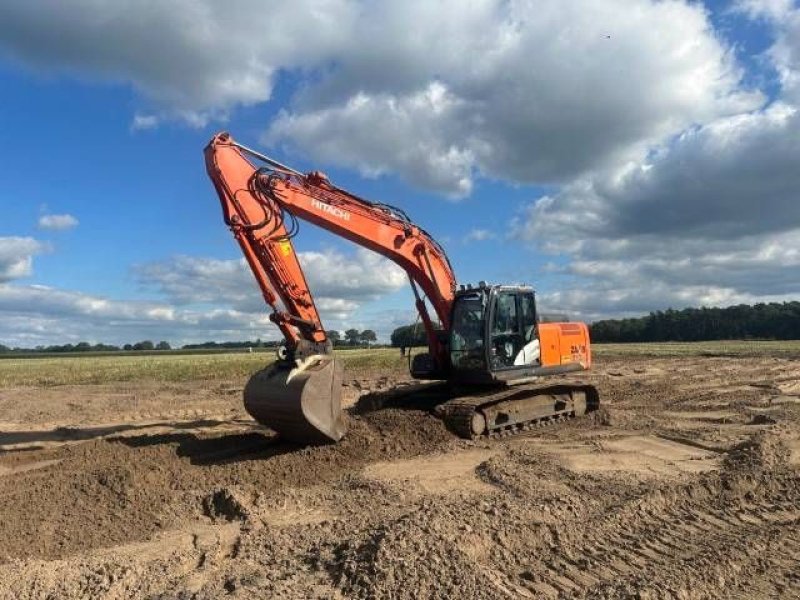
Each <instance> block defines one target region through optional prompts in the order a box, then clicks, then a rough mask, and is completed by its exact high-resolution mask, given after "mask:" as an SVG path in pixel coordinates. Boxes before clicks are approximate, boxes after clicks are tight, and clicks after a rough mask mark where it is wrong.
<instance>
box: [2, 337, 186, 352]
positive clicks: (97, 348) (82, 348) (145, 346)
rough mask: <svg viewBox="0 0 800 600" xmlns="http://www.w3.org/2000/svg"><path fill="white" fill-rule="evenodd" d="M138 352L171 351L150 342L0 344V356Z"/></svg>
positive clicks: (159, 344) (161, 344) (161, 345)
mask: <svg viewBox="0 0 800 600" xmlns="http://www.w3.org/2000/svg"><path fill="white" fill-rule="evenodd" d="M122 350H124V351H128V352H131V351H139V350H146V351H151V350H172V346H170V345H169V342H164V341H162V342H158V343H153V342H152V341H150V340H144V341H141V342H136V343H135V344H125V345H123V346H114V345H113V344H90V343H89V342H78V343H77V344H54V345H51V346H36V347H35V348H11V347H9V346H5V345H3V344H0V354H2V353H7V352H22V353H35V352H42V353H51V354H59V353H63V352H119V351H122Z"/></svg>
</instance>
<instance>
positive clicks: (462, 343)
mask: <svg viewBox="0 0 800 600" xmlns="http://www.w3.org/2000/svg"><path fill="white" fill-rule="evenodd" d="M485 304H486V301H485V297H484V295H483V294H482V293H480V292H476V293H474V294H467V295H465V296H460V297H459V298H458V299H457V300H456V304H455V307H454V309H453V323H452V327H451V332H450V362H451V363H452V365H453V367H454V368H456V369H483V368H485V366H486V349H485V347H484V332H485V323H484V312H485Z"/></svg>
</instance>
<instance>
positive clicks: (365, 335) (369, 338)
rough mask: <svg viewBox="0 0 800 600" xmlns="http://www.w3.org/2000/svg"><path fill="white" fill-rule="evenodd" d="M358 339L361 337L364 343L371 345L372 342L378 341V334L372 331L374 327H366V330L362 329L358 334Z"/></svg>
mask: <svg viewBox="0 0 800 600" xmlns="http://www.w3.org/2000/svg"><path fill="white" fill-rule="evenodd" d="M358 339H359V340H360V341H361V342H362V343H364V344H366V345H367V346H369V345H370V343H372V342H377V341H378V336H377V335H376V334H375V332H374V331H372V329H365V330H364V331H362V332H361V333H360V334H359V335H358Z"/></svg>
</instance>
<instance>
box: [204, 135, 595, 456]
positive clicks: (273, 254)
mask: <svg viewBox="0 0 800 600" xmlns="http://www.w3.org/2000/svg"><path fill="white" fill-rule="evenodd" d="M205 161H206V169H207V171H208V174H209V176H210V177H211V180H212V182H213V183H214V187H215V188H216V190H217V194H218V195H219V199H220V202H221V204H222V213H223V216H224V220H225V224H226V225H227V226H228V227H229V228H230V230H231V231H232V233H233V236H234V238H235V239H236V241H237V242H238V243H239V246H240V247H241V249H242V252H243V253H244V256H245V259H246V260H247V263H248V265H249V266H250V269H251V270H252V272H253V275H254V276H255V279H256V281H257V283H258V286H259V288H260V289H261V293H262V294H263V296H264V300H265V301H266V303H267V304H268V305H269V306H270V307H271V309H272V311H271V313H270V320H271V321H272V322H273V323H275V325H277V326H278V328H279V329H280V331H281V333H282V334H283V336H284V338H285V343H284V344H283V345H282V346H281V347H280V348H279V350H278V356H277V360H276V361H275V362H274V363H273V364H271V365H269V366H267V367H266V368H265V369H263V370H261V371H259V372H257V373H256V374H254V375H253V376H252V377H251V378H250V380H249V381H248V383H247V385H246V386H245V389H244V403H245V407H246V409H247V411H248V412H249V413H250V415H251V416H252V417H253V418H254V419H255V420H256V421H258V422H259V423H261V424H262V425H264V426H266V427H268V428H270V429H272V430H274V431H276V432H278V434H280V435H281V436H282V437H283V438H285V439H287V440H290V441H293V442H298V443H302V444H314V443H325V442H336V441H339V440H340V439H341V438H342V436H344V435H345V429H346V427H345V421H344V419H343V415H342V408H341V394H342V391H341V387H342V365H341V362H340V361H339V360H337V358H336V355H335V354H334V352H333V345H332V343H331V340H330V338H329V336H328V334H327V333H326V332H325V329H324V327H323V324H322V321H321V320H320V316H319V312H318V310H317V308H316V306H315V305H314V298H313V296H312V294H311V291H310V290H309V288H308V285H307V283H306V279H305V276H304V274H303V270H302V268H301V265H300V262H299V260H298V257H297V254H296V252H295V249H294V246H293V244H292V238H293V237H294V236H295V234H296V233H297V231H298V219H303V220H306V221H309V222H311V223H313V224H315V225H318V226H319V227H322V228H323V229H326V230H328V231H330V232H332V233H334V234H336V235H340V236H342V237H343V238H346V239H348V240H350V241H352V242H354V243H356V244H358V245H360V246H364V247H366V248H369V249H370V250H374V251H375V252H378V253H379V254H382V255H383V256H385V257H386V258H388V259H389V260H391V261H393V262H394V263H396V264H397V265H399V266H400V267H401V268H402V269H403V270H405V272H406V273H407V274H408V279H409V282H410V285H411V289H412V291H413V294H414V297H415V299H416V308H417V311H418V312H419V317H420V320H421V323H422V325H423V327H424V328H425V332H426V335H427V342H428V352H426V353H422V354H417V355H416V356H414V359H413V362H412V363H411V374H412V376H413V377H415V378H417V379H422V380H443V381H444V382H446V383H447V385H446V386H445V387H446V388H447V391H445V392H442V402H441V405H440V406H439V407H437V408H438V410H437V414H439V415H440V416H441V417H442V418H443V419H444V420H445V422H446V424H447V425H448V427H450V429H451V430H453V431H455V432H456V433H457V434H459V435H461V436H463V437H467V438H475V437H481V436H490V435H509V434H512V433H517V432H519V431H524V430H527V429H530V428H532V427H537V426H540V425H543V424H545V423H548V422H552V421H558V420H562V419H566V418H569V417H573V416H579V415H582V414H584V413H586V412H587V411H591V410H594V409H596V408H597V406H598V404H599V400H598V394H597V390H596V389H595V388H594V387H593V386H591V385H586V384H580V383H565V382H561V381H559V382H558V383H554V384H551V385H542V383H541V382H540V381H539V380H540V379H541V378H542V377H545V376H550V375H560V374H565V373H569V372H574V371H583V370H586V369H588V368H589V366H590V365H591V349H590V345H589V333H588V329H587V327H586V325H585V324H583V323H575V322H564V323H546V322H541V320H540V319H538V318H537V311H536V299H535V295H534V291H533V289H532V288H530V287H527V286H519V285H486V284H485V283H483V282H481V283H479V284H478V285H475V286H472V285H469V286H463V285H462V286H457V284H456V279H455V276H454V274H453V269H452V268H451V266H450V261H449V260H448V258H447V255H446V254H445V252H444V250H443V249H442V247H441V246H440V245H439V244H438V243H437V242H436V241H435V240H434V239H433V237H431V236H430V235H429V234H428V233H427V232H425V230H423V229H422V228H421V227H419V226H418V225H416V224H415V223H414V222H413V221H411V219H410V218H409V217H408V215H406V213H405V212H404V211H403V210H401V209H400V208H397V207H394V206H389V205H387V204H382V203H379V202H371V201H368V200H365V199H363V198H359V197H358V196H356V195H354V194H351V193H350V192H347V191H345V190H343V189H341V188H339V187H336V186H335V185H333V184H332V183H331V182H330V181H329V180H328V178H327V177H326V176H325V175H324V174H322V173H320V172H318V171H314V172H311V173H308V174H303V173H300V172H298V171H296V170H294V169H292V168H290V167H288V166H286V165H284V164H281V163H280V162H278V161H276V160H273V159H271V158H269V157H267V156H264V155H263V154H260V153H258V152H256V151H254V150H252V149H250V148H247V147H246V146H243V145H241V144H238V143H237V142H235V141H234V140H233V138H232V137H231V136H230V135H229V134H227V133H220V134H217V135H216V136H214V137H213V138H212V140H211V142H210V143H209V144H208V146H207V147H206V149H205ZM426 298H427V302H426V301H425V299H426ZM428 303H430V305H431V307H432V309H433V313H434V314H431V313H430V312H429V310H428Z"/></svg>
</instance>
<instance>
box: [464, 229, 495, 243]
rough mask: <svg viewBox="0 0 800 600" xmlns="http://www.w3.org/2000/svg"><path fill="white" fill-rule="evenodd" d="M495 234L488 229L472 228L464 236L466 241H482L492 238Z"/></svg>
mask: <svg viewBox="0 0 800 600" xmlns="http://www.w3.org/2000/svg"><path fill="white" fill-rule="evenodd" d="M496 237H497V234H496V233H494V232H493V231H490V230H488V229H480V228H477V229H472V230H471V231H470V232H469V233H468V234H467V235H466V237H465V238H464V239H465V240H466V241H468V242H484V241H486V240H493V239H495V238H496Z"/></svg>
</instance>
